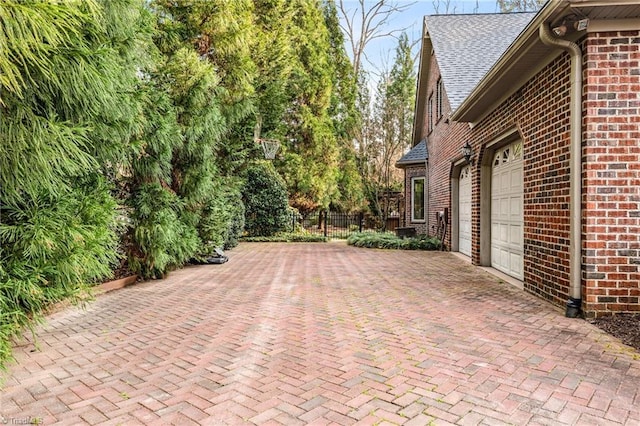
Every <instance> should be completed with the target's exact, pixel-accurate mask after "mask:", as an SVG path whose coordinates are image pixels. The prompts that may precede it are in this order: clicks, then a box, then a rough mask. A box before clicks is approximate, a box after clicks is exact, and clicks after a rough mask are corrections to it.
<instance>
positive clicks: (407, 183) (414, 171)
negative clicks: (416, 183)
mask: <svg viewBox="0 0 640 426" xmlns="http://www.w3.org/2000/svg"><path fill="white" fill-rule="evenodd" d="M424 176H425V167H424V165H422V166H418V165H415V166H407V167H406V168H405V179H404V193H405V194H408V195H407V197H406V201H405V202H406V207H405V208H404V222H403V223H402V225H401V226H404V227H411V228H415V229H416V234H427V233H428V232H427V224H426V221H421V222H413V221H412V220H411V195H410V194H411V178H414V177H424ZM425 207H426V206H425ZM425 214H426V212H425Z"/></svg>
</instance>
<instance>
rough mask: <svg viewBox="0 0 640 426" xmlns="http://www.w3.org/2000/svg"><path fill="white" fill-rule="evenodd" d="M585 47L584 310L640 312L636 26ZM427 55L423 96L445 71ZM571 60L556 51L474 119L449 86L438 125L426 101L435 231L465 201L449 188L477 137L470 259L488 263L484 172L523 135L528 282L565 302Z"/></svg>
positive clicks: (487, 175)
mask: <svg viewBox="0 0 640 426" xmlns="http://www.w3.org/2000/svg"><path fill="white" fill-rule="evenodd" d="M581 46H582V48H583V52H584V58H583V66H584V72H583V75H584V79H585V81H584V88H583V90H584V93H583V174H582V177H583V179H582V180H583V182H582V184H583V190H582V194H583V196H582V207H583V211H582V231H583V245H582V253H583V256H582V264H583V266H582V268H583V270H582V282H583V310H584V312H585V314H586V315H587V316H600V315H605V314H607V313H611V312H634V311H640V302H639V299H640V130H638V127H639V123H640V96H639V95H638V93H639V92H640V67H639V63H640V50H639V47H640V34H639V32H637V31H636V32H624V33H602V34H598V33H588V34H586V35H585V36H584V37H583V39H582V41H581ZM430 60H431V64H430V70H431V73H430V78H429V81H428V84H427V88H426V90H424V91H423V92H422V93H423V94H421V96H429V95H430V94H431V93H432V92H433V93H435V84H436V81H437V79H438V78H439V74H440V73H439V70H438V65H437V61H436V58H435V57H434V56H432V58H431V59H430ZM570 68H571V62H570V58H569V55H568V54H567V53H562V54H560V55H559V56H558V57H557V58H556V59H554V60H553V61H552V62H550V63H549V64H548V65H547V66H545V67H544V68H543V69H542V70H541V71H540V72H538V73H537V74H536V75H535V76H533V77H532V78H531V79H530V80H529V81H528V82H527V83H525V84H524V85H523V86H522V87H521V88H520V89H519V90H518V91H516V93H514V94H513V95H511V96H510V97H509V98H508V99H506V100H504V101H503V102H502V103H501V104H500V105H498V106H497V107H496V108H495V109H494V110H492V111H491V112H490V113H489V114H488V115H486V116H485V117H484V118H482V119H481V120H480V121H479V122H477V123H474V126H473V127H471V126H469V124H467V123H454V122H450V121H449V120H447V117H448V115H449V113H450V107H449V103H448V100H447V99H446V96H445V98H444V104H443V105H444V111H445V114H444V115H443V117H442V118H441V119H440V120H437V121H435V123H434V127H433V129H432V130H431V131H430V130H429V128H428V122H429V120H428V117H427V116H428V114H429V112H428V111H426V110H425V119H424V123H425V125H424V126H423V128H422V137H427V140H428V151H429V163H428V181H429V182H428V189H429V192H428V198H429V200H428V206H429V227H430V228H431V229H429V230H428V231H429V233H433V228H432V226H433V225H434V224H435V221H434V220H433V218H434V217H435V213H436V212H438V211H443V210H445V209H447V210H448V211H449V212H450V213H451V211H452V209H451V207H452V203H455V202H457V200H452V192H451V186H452V182H453V185H455V183H456V179H457V175H456V174H457V173H459V171H460V168H461V164H462V162H461V157H462V155H461V148H462V146H463V145H464V143H465V142H466V141H468V142H470V143H471V145H472V146H473V150H474V152H475V153H476V158H475V160H476V161H475V163H474V164H473V166H472V179H473V185H472V262H473V263H474V264H485V265H487V264H489V265H490V257H489V262H488V263H487V254H486V245H484V246H483V244H482V241H481V237H482V236H481V232H480V231H481V229H486V228H482V227H481V216H482V215H485V216H486V215H487V214H490V210H487V209H488V208H487V207H482V205H481V197H484V199H486V197H490V193H488V192H487V189H486V188H490V186H489V187H487V185H486V184H485V185H484V186H483V180H485V181H486V180H487V179H489V180H490V179H491V172H490V170H491V160H492V156H493V151H494V150H495V149H497V148H499V147H500V146H503V145H505V144H507V143H509V142H512V141H513V140H515V139H519V140H522V142H523V169H524V181H523V184H524V187H523V192H524V194H523V196H524V198H523V204H524V211H523V219H524V256H523V262H524V265H523V267H524V279H523V285H524V288H525V290H526V291H528V292H531V293H534V294H536V295H538V296H540V297H542V298H544V299H546V300H548V301H550V302H551V303H553V304H555V305H558V306H564V305H565V303H566V301H567V299H568V296H569V269H570V265H569V240H570V236H569V221H570V217H569V214H570V212H569V180H570V167H569V150H570V93H569V92H570ZM445 86H446V82H445ZM427 109H428V108H427ZM432 114H433V112H432ZM452 179H453V180H452ZM482 188H485V189H482ZM408 189H409V188H407V190H408ZM483 191H484V192H483ZM489 191H490V189H489ZM407 194H409V192H407ZM452 219H455V218H454V217H452V216H451V214H450V217H449V231H448V232H447V239H446V241H445V243H446V245H447V247H451V238H450V236H451V235H452V234H451V232H452V225H453V226H456V224H452V223H451V221H452ZM485 220H486V219H485ZM485 238H487V237H486V236H485ZM482 247H485V248H484V250H485V253H482V252H481V250H482Z"/></svg>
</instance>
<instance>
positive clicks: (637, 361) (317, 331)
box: [0, 243, 640, 425]
mask: <svg viewBox="0 0 640 426" xmlns="http://www.w3.org/2000/svg"><path fill="white" fill-rule="evenodd" d="M228 254H229V255H230V261H229V262H228V263H226V264H223V265H210V266H194V267H187V268H185V269H183V270H180V271H175V272H173V273H171V274H170V276H169V277H168V278H167V279H165V280H161V281H150V282H145V283H141V284H137V285H135V286H132V287H127V288H125V289H122V290H118V291H114V292H111V293H107V294H104V295H101V296H98V297H97V299H96V300H95V301H94V302H92V303H91V304H89V305H88V306H87V307H86V309H85V310H82V309H77V308H69V309H65V310H63V311H59V312H57V313H55V314H53V315H51V316H50V317H49V319H48V322H47V324H46V325H44V326H43V327H40V328H39V329H38V339H37V346H34V344H33V342H32V338H31V337H30V336H29V335H27V336H25V338H24V340H23V341H22V342H20V345H19V346H18V347H16V349H15V355H16V359H17V362H16V363H15V364H13V365H11V366H10V368H9V370H8V372H7V373H6V374H5V377H4V380H5V382H4V389H3V390H2V397H1V400H0V414H2V416H3V417H4V420H5V422H7V423H9V424H19V423H24V422H28V421H41V423H42V424H46V425H50V424H61V425H76V424H100V425H135V424H143V425H163V424H175V425H189V424H202V425H325V424H333V425H353V424H358V425H374V424H378V425H392V424H395V425H399V424H404V425H430V424H433V425H452V424H453V425H478V424H482V425H486V424H489V425H636V424H640V356H639V354H638V353H637V352H634V351H633V350H632V349H630V348H628V347H626V346H624V345H622V344H620V343H619V342H618V341H617V340H615V339H613V338H611V337H609V336H608V335H606V334H604V333H603V332H601V331H599V330H598V329H596V328H595V327H594V326H592V325H590V324H588V323H587V322H585V321H583V320H576V319H567V318H564V317H563V313H562V312H561V311H559V310H557V309H555V308H553V307H551V306H550V305H548V304H546V303H545V302H543V301H540V300H539V299H536V298H535V297H533V296H530V295H527V294H525V293H523V292H522V291H521V290H518V289H516V288H514V287H511V286H510V285H508V284H506V283H502V282H500V281H499V280H498V279H496V278H494V277H493V276H491V275H489V274H487V273H486V272H483V271H481V270H479V269H478V268H475V267H472V266H471V265H469V264H467V263H465V262H464V261H463V260H461V259H459V258H457V257H455V256H454V255H451V254H449V253H439V252H417V251H416V252H407V251H382V250H368V249H359V248H353V247H349V246H347V245H346V244H344V243H326V244H309V243H306V244H305V243H301V244H271V243H243V244H241V245H240V246H239V247H238V248H236V249H234V250H233V251H231V252H229V253H228Z"/></svg>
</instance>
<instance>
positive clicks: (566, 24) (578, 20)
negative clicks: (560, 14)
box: [551, 15, 589, 37]
mask: <svg viewBox="0 0 640 426" xmlns="http://www.w3.org/2000/svg"><path fill="white" fill-rule="evenodd" d="M588 26H589V18H586V17H578V16H576V15H568V16H565V17H564V18H563V19H562V22H561V23H559V24H558V25H554V26H553V27H552V28H551V30H552V31H553V33H554V34H555V35H556V36H557V37H564V36H565V35H567V34H570V33H573V32H575V31H585V30H586V29H587V27H588Z"/></svg>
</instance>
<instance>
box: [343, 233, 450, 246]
mask: <svg viewBox="0 0 640 426" xmlns="http://www.w3.org/2000/svg"><path fill="white" fill-rule="evenodd" d="M347 244H349V245H352V246H356V247H367V248H380V249H400V250H437V249H438V248H439V247H440V240H438V239H437V238H436V237H428V236H426V235H421V236H417V237H414V238H399V237H397V236H396V235H395V234H391V233H384V234H382V233H368V232H367V233H365V232H362V233H356V234H351V235H350V236H349V238H347Z"/></svg>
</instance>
